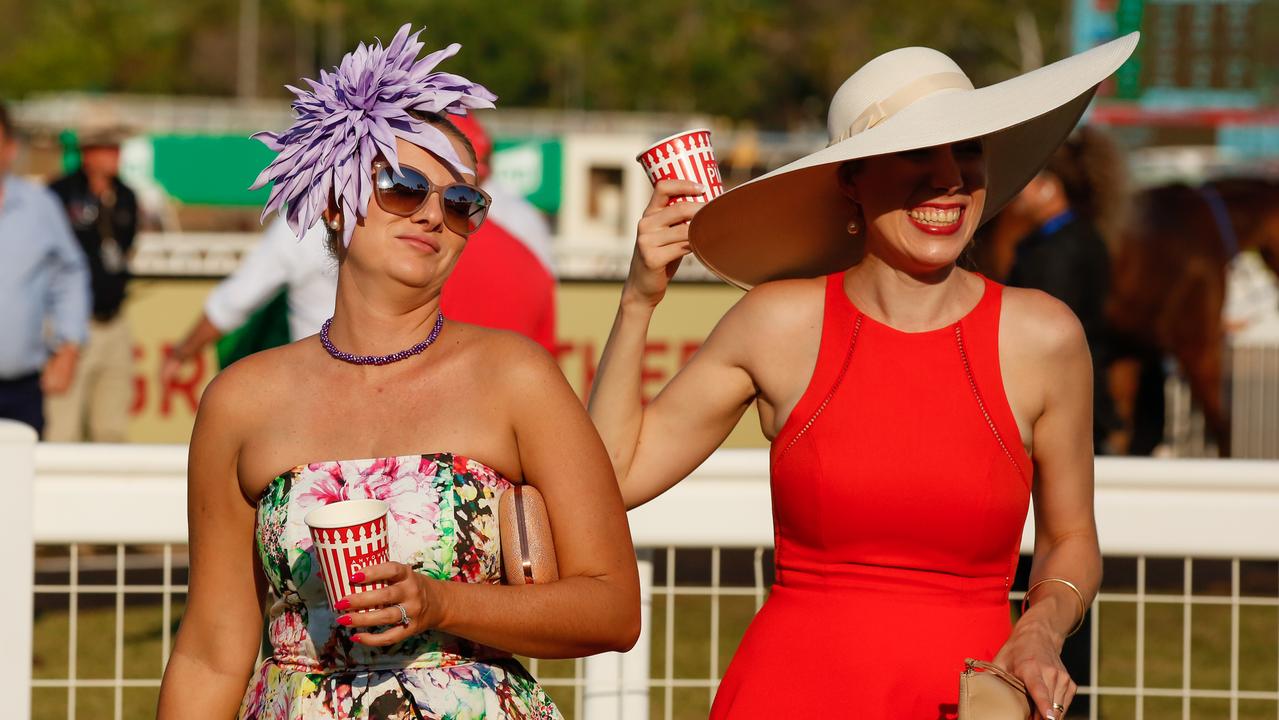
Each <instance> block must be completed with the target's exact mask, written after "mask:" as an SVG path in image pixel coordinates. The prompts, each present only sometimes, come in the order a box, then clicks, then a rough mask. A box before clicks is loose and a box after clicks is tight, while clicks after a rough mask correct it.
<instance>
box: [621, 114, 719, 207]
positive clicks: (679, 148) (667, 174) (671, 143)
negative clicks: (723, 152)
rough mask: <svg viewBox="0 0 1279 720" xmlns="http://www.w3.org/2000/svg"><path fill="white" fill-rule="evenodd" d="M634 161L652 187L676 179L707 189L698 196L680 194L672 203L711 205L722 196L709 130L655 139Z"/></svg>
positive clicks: (701, 129)
mask: <svg viewBox="0 0 1279 720" xmlns="http://www.w3.org/2000/svg"><path fill="white" fill-rule="evenodd" d="M635 159H636V160H638V161H639V164H640V165H641V166H643V168H644V172H646V173H648V179H649V181H651V182H652V183H653V184H654V185H656V184H657V183H658V181H660V180H665V179H667V178H677V179H679V180H692V181H693V182H695V183H700V184H701V185H702V187H704V188H706V192H704V193H702V194H701V195H681V196H679V197H675V198H672V199H671V202H710V201H711V200H713V199H715V198H717V197H719V196H720V195H723V194H724V180H723V178H721V177H720V174H719V163H718V162H717V161H716V160H715V150H714V149H713V148H711V131H710V130H707V129H705V128H698V129H696V130H687V131H685V132H682V133H680V134H678V135H672V136H670V137H668V138H663V139H661V140H658V141H657V142H655V143H653V145H652V146H651V147H649V149H647V150H645V151H644V152H642V153H640V154H639V155H636V156H635Z"/></svg>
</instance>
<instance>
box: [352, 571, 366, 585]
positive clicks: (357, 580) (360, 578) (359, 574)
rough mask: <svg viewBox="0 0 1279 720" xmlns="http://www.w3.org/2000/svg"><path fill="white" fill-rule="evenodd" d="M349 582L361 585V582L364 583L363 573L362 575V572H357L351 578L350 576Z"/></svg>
mask: <svg viewBox="0 0 1279 720" xmlns="http://www.w3.org/2000/svg"><path fill="white" fill-rule="evenodd" d="M351 582H353V583H362V582H364V573H363V572H358V571H357V572H356V573H355V574H354V575H352V576H351Z"/></svg>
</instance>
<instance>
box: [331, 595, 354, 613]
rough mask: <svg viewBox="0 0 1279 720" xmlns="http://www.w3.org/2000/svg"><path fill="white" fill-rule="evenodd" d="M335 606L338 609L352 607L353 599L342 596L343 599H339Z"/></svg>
mask: <svg viewBox="0 0 1279 720" xmlns="http://www.w3.org/2000/svg"><path fill="white" fill-rule="evenodd" d="M333 607H334V608H336V609H338V610H345V609H347V608H349V607H351V601H350V600H347V599H346V598H342V599H341V600H338V601H337V604H336V605H334V606H333Z"/></svg>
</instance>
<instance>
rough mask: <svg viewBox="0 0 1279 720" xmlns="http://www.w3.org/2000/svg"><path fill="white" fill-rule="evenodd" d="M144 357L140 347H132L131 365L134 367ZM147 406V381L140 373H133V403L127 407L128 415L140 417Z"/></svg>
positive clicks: (144, 354) (144, 353)
mask: <svg viewBox="0 0 1279 720" xmlns="http://www.w3.org/2000/svg"><path fill="white" fill-rule="evenodd" d="M143 357H146V352H145V351H143V349H142V346H141V345H134V346H133V363H134V366H135V367H136V366H137V365H138V361H140V360H142V358H143ZM146 406H147V379H146V378H145V377H143V375H142V373H134V375H133V403H132V404H130V405H129V415H130V416H133V415H141V414H142V411H143V410H145V409H146Z"/></svg>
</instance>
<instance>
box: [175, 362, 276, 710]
mask: <svg viewBox="0 0 1279 720" xmlns="http://www.w3.org/2000/svg"><path fill="white" fill-rule="evenodd" d="M228 379H229V378H228V377H227V376H225V375H224V376H219V377H218V378H217V379H215V380H214V381H213V382H212V383H210V385H209V388H208V390H207V391H206V392H205V394H204V397H203V399H202V400H201V402H200V411H199V413H198V414H197V416H196V420H195V428H194V430H193V431H192V435H191V452H190V457H189V460H188V466H187V477H188V481H187V482H188V498H187V522H188V525H189V533H190V540H189V542H190V552H191V578H190V592H189V594H188V596H187V608H186V612H185V613H184V614H183V616H182V626H181V628H180V629H179V630H178V636H177V642H176V644H175V645H174V648H173V655H172V656H171V657H170V658H169V664H168V666H167V667H166V668H165V671H164V681H163V683H162V684H161V686H160V702H159V709H158V712H157V718H158V720H170V719H173V720H177V719H178V718H182V719H183V720H185V719H186V718H218V719H219V720H221V719H223V718H229V717H234V716H235V713H236V710H237V708H239V706H240V701H241V699H242V698H243V697H244V692H245V689H246V688H247V687H248V682H249V676H250V675H251V674H252V671H253V662H254V659H255V658H256V657H257V653H258V647H259V645H260V643H261V638H262V597H263V593H264V590H265V585H264V579H263V575H262V572H261V570H260V568H259V566H258V561H257V554H256V552H255V551H254V547H253V542H254V540H253V525H254V507H253V505H252V503H251V502H250V501H249V500H248V499H247V498H245V497H244V495H243V494H242V492H241V490H240V484H239V482H238V480H237V474H236V463H237V456H238V447H239V446H238V441H237V440H236V439H235V432H234V431H235V428H236V427H237V426H238V425H239V422H238V420H237V418H236V417H235V412H234V409H235V406H236V402H235V398H234V397H233V396H234V392H228V391H229V390H233V388H228V387H225V385H226V384H227V380H228Z"/></svg>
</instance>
